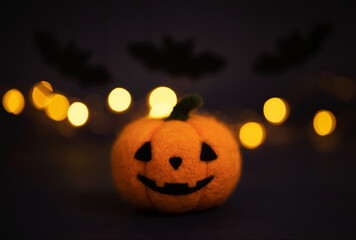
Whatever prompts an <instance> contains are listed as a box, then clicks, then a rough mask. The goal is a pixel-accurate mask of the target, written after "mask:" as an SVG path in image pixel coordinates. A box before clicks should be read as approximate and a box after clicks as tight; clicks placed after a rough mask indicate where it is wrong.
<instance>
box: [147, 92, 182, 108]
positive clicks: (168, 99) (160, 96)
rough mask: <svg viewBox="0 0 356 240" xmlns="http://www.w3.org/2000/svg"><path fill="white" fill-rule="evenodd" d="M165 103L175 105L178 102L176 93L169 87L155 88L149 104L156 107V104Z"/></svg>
mask: <svg viewBox="0 0 356 240" xmlns="http://www.w3.org/2000/svg"><path fill="white" fill-rule="evenodd" d="M160 103H165V104H168V105H171V106H172V107H174V106H175V105H176V104H177V95H176V93H175V92H174V91H173V90H172V89H170V88H168V87H158V88H155V89H154V90H153V91H152V92H151V93H150V96H149V104H150V106H151V108H152V107H154V106H155V105H156V104H160Z"/></svg>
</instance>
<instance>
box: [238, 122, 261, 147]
mask: <svg viewBox="0 0 356 240" xmlns="http://www.w3.org/2000/svg"><path fill="white" fill-rule="evenodd" d="M265 137H266V131H265V128H264V126H263V125H262V124H260V123H257V122H247V123H245V124H244V125H242V127H241V128H240V132H239V139H240V142H241V144H242V145H243V146H244V147H246V148H249V149H253V148H256V147H258V146H259V145H261V144H262V143H263V141H264V140H265Z"/></svg>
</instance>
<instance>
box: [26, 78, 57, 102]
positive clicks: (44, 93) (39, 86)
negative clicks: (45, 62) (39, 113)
mask: <svg viewBox="0 0 356 240" xmlns="http://www.w3.org/2000/svg"><path fill="white" fill-rule="evenodd" d="M52 92H53V88H52V86H51V84H50V83H48V82H46V81H42V82H39V83H36V84H35V85H34V87H33V88H32V91H31V94H30V96H31V100H32V104H33V106H35V107H36V108H37V109H44V108H46V107H47V105H48V102H49V96H50V95H51V94H52Z"/></svg>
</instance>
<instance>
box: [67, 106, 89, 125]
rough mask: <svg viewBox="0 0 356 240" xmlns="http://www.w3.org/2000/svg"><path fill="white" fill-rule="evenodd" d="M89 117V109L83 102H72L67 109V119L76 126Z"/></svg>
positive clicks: (83, 122)
mask: <svg viewBox="0 0 356 240" xmlns="http://www.w3.org/2000/svg"><path fill="white" fill-rule="evenodd" d="M88 117H89V110H88V108H87V106H86V105H85V104H84V103H81V102H74V103H73V104H72V105H70V107H69V109H68V120H69V122H70V123H71V124H72V125H73V126H76V127H79V126H82V125H84V124H85V123H86V122H87V120H88Z"/></svg>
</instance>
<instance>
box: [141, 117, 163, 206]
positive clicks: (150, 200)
mask: <svg viewBox="0 0 356 240" xmlns="http://www.w3.org/2000/svg"><path fill="white" fill-rule="evenodd" d="M163 124H164V122H162V123H161V124H160V125H159V126H157V127H156V128H155V129H153V130H152V132H150V134H149V135H150V137H149V140H150V141H151V139H152V137H153V136H154V135H155V133H156V132H158V130H159V129H160V128H161V127H162V125H163ZM146 169H147V162H146V163H145V169H144V172H145V176H146ZM145 192H146V196H147V199H148V201H149V202H150V205H151V207H152V208H153V209H157V207H156V206H155V205H154V204H153V201H152V199H151V197H150V194H149V193H148V188H147V187H146V186H145Z"/></svg>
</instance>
